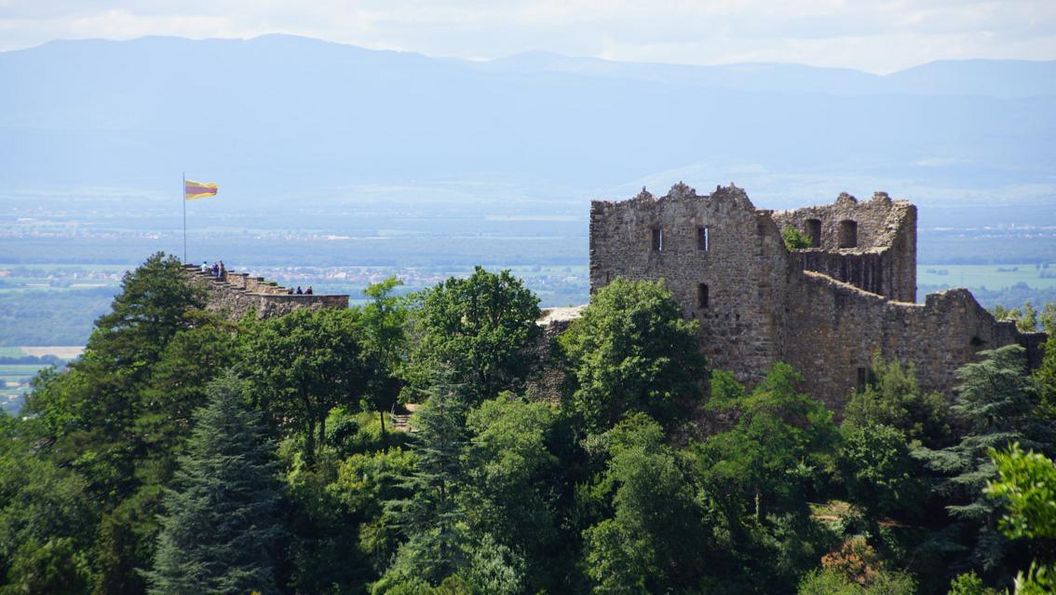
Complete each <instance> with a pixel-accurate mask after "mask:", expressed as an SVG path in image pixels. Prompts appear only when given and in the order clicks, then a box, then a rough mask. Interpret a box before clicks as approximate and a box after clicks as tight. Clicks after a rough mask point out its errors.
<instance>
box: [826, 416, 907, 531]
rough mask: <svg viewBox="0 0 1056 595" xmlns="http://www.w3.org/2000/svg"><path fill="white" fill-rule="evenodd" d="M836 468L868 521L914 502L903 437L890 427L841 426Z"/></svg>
mask: <svg viewBox="0 0 1056 595" xmlns="http://www.w3.org/2000/svg"><path fill="white" fill-rule="evenodd" d="M842 434H843V440H842V442H841V443H840V447H839V450H838V451H837V456H836V460H837V467H838V469H839V471H840V476H841V477H842V479H843V484H844V486H845V487H846V489H847V495H848V498H849V499H850V500H851V502H853V503H855V504H857V505H859V506H861V507H862V508H864V509H865V512H866V515H867V517H868V518H870V519H872V520H874V521H875V520H878V519H879V518H880V517H881V516H886V515H890V514H892V513H893V512H896V511H898V510H900V509H902V508H904V507H905V506H907V505H908V504H909V503H911V502H913V501H914V500H915V498H914V496H915V495H916V494H915V491H916V490H915V488H916V485H915V482H914V480H913V475H914V472H915V470H916V467H915V465H914V461H913V459H912V458H911V456H910V451H909V447H908V446H907V444H906V437H905V435H904V434H902V432H900V431H899V430H897V429H895V428H892V427H890V426H884V425H877V426H873V427H871V428H865V427H857V426H849V427H848V426H845V427H844V429H843V432H842Z"/></svg>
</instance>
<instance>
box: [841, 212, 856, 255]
mask: <svg viewBox="0 0 1056 595" xmlns="http://www.w3.org/2000/svg"><path fill="white" fill-rule="evenodd" d="M857 246H858V222H857V221H851V220H850V219H845V220H843V221H840V248H855V247H857Z"/></svg>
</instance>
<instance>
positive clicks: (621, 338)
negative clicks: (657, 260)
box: [560, 278, 704, 432]
mask: <svg viewBox="0 0 1056 595" xmlns="http://www.w3.org/2000/svg"><path fill="white" fill-rule="evenodd" d="M560 343H561V345H562V347H563V348H564V350H565V352H566V353H567V354H568V357H569V359H570V366H571V375H572V376H573V378H574V381H575V388H574V390H573V392H572V394H571V396H570V398H569V399H568V402H567V403H566V406H567V408H568V410H569V411H570V412H571V413H572V414H574V415H576V416H578V418H579V419H581V420H582V423H583V425H584V426H585V427H586V429H587V430H588V431H593V432H601V431H604V430H605V429H607V428H610V427H612V425H613V424H615V423H616V421H617V420H619V419H620V418H621V417H623V415H624V414H625V413H627V412H630V411H644V412H646V413H649V414H650V415H651V416H653V417H654V418H655V419H657V420H660V421H661V422H670V421H671V420H672V419H673V417H674V412H675V411H676V407H677V404H678V402H679V400H681V399H686V400H693V399H696V398H698V397H699V395H700V388H699V380H700V379H701V377H702V374H703V369H704V358H703V357H702V356H701V355H700V353H699V350H698V345H697V322H696V321H695V320H692V321H686V320H683V319H682V310H681V308H680V307H679V306H678V304H677V303H676V302H675V300H674V299H673V298H672V297H671V293H670V292H669V291H667V289H665V288H664V286H663V283H662V282H661V281H626V280H624V279H619V278H617V279H616V280H614V281H613V282H612V283H610V284H609V285H607V286H606V287H605V288H603V289H602V290H601V291H599V292H598V293H596V294H595V295H594V296H593V297H592V298H591V302H590V305H589V306H587V307H586V308H584V310H583V316H582V317H581V318H580V319H579V320H576V321H575V322H573V323H572V326H571V328H569V330H568V331H566V332H565V333H564V334H563V335H562V336H561V338H560Z"/></svg>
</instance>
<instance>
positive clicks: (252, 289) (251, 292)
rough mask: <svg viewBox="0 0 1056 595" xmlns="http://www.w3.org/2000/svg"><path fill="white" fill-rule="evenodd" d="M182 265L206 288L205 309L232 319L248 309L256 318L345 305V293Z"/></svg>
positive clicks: (189, 276)
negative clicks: (302, 289) (301, 290)
mask: <svg viewBox="0 0 1056 595" xmlns="http://www.w3.org/2000/svg"><path fill="white" fill-rule="evenodd" d="M183 266H184V272H185V273H186V275H187V278H188V279H189V280H190V281H191V282H192V283H196V284H198V285H199V286H201V287H203V288H204V289H205V290H206V302H207V303H206V309H207V310H212V311H215V312H223V313H225V314H226V315H227V316H228V317H230V318H232V319H240V318H242V317H243V316H245V315H246V313H247V312H250V311H253V312H255V313H256V317H257V318H258V319H259V318H270V317H272V316H282V315H283V314H289V313H290V312H293V311H294V310H297V309H300V308H310V309H314V310H318V309H322V308H335V309H337V308H347V307H348V296H347V295H320V294H298V293H294V292H293V290H291V289H290V288H287V287H283V286H281V285H279V284H278V283H276V282H275V281H269V280H267V279H265V278H264V277H254V276H251V275H250V274H249V273H240V272H237V271H231V270H229V271H226V272H225V274H224V276H223V278H217V277H214V276H213V275H212V273H207V272H203V271H202V270H201V267H199V266H196V265H192V264H185V265H183Z"/></svg>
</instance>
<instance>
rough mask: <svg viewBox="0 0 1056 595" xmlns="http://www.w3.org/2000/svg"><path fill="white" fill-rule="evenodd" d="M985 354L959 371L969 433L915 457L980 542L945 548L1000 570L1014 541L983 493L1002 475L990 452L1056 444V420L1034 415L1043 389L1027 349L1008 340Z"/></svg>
mask: <svg viewBox="0 0 1056 595" xmlns="http://www.w3.org/2000/svg"><path fill="white" fill-rule="evenodd" d="M980 355H981V356H982V357H983V359H982V361H979V362H973V363H970V364H966V365H965V366H963V367H962V368H961V369H959V370H958V371H957V376H958V378H959V379H960V385H959V386H958V390H957V396H956V399H955V403H954V405H953V406H952V408H951V409H952V411H953V413H954V415H956V416H957V418H958V419H959V422H960V424H961V425H962V426H963V427H965V428H966V432H965V434H964V436H963V437H962V438H961V439H960V441H959V442H958V443H957V444H954V445H952V446H949V447H947V448H944V449H941V450H929V449H925V448H921V449H917V450H915V451H914V456H916V457H918V458H920V459H921V460H922V461H923V462H924V464H925V465H926V466H927V467H928V469H930V470H931V471H933V472H935V473H936V474H938V477H937V478H936V482H935V487H934V490H935V492H936V494H937V495H938V496H940V497H941V498H943V499H944V500H945V501H946V502H947V505H946V510H947V511H948V513H949V514H950V515H951V516H952V517H953V519H954V520H955V521H956V522H955V527H954V528H956V529H960V530H962V531H964V532H966V533H968V534H969V535H971V541H972V542H974V543H971V544H968V545H962V544H959V543H955V544H948V545H945V546H944V547H961V548H965V547H967V548H968V549H970V550H971V552H972V555H971V562H972V565H973V566H974V567H975V568H979V569H982V570H984V571H987V572H994V571H998V570H1000V569H1001V568H1002V564H1003V558H1004V556H1005V552H1006V550H1007V548H1008V541H1007V540H1006V539H1005V538H1004V537H1003V536H1002V535H1001V534H1000V533H999V532H998V531H997V530H996V520H997V514H996V507H995V504H994V502H993V501H992V500H990V499H988V498H987V497H986V496H985V494H984V492H983V489H984V487H985V485H986V482H987V481H988V480H991V479H993V478H994V477H995V474H996V468H995V466H994V463H993V461H992V460H991V459H990V457H989V456H988V452H989V451H990V450H991V449H1002V448H1004V447H1006V446H1007V445H1009V444H1011V443H1013V442H1020V443H1023V444H1025V445H1027V446H1028V447H1034V448H1041V447H1042V446H1043V445H1051V444H1052V436H1053V428H1052V421H1050V420H1046V419H1044V418H1039V417H1038V416H1036V415H1035V414H1034V413H1035V411H1036V408H1037V405H1038V394H1037V390H1036V385H1035V383H1034V381H1033V380H1032V378H1031V377H1030V375H1029V374H1028V373H1027V371H1026V357H1025V352H1024V349H1023V348H1022V347H1020V346H1018V345H1008V346H1005V347H1001V348H999V349H994V350H990V351H983V352H981V354H980Z"/></svg>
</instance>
